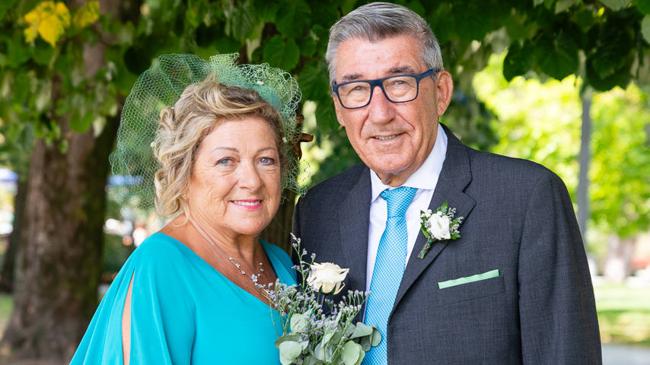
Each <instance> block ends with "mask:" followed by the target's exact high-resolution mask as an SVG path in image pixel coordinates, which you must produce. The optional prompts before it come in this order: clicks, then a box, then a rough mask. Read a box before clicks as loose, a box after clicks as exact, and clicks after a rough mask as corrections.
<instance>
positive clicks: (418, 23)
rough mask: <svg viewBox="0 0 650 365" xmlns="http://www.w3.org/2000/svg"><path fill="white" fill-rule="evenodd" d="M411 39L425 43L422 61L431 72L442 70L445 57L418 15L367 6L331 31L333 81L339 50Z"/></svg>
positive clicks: (401, 8)
mask: <svg viewBox="0 0 650 365" xmlns="http://www.w3.org/2000/svg"><path fill="white" fill-rule="evenodd" d="M398 35H410V36H413V37H415V38H416V39H418V40H419V41H420V42H421V46H422V59H423V61H424V63H425V65H427V67H429V68H439V69H442V67H443V64H442V54H441V53H440V45H439V44H438V40H437V39H436V36H435V35H434V34H433V31H431V27H429V24H427V22H426V21H425V20H424V19H422V17H421V16H419V15H418V14H416V13H415V12H414V11H412V10H410V9H408V8H406V7H404V6H401V5H397V4H390V3H384V2H376V3H370V4H366V5H363V6H361V7H359V8H357V9H355V10H353V11H351V12H350V13H348V14H347V15H345V16H344V17H343V18H341V19H339V21H338V22H336V23H335V24H334V25H333V26H332V28H330V37H329V41H328V43H327V52H326V53H325V60H326V61H327V69H328V71H329V77H330V81H333V80H334V74H335V71H336V70H335V69H334V58H335V57H336V51H337V48H338V46H339V45H340V44H341V43H343V42H344V41H346V40H348V39H350V38H362V39H367V40H369V41H371V42H375V41H378V40H381V39H384V38H388V37H393V36H398Z"/></svg>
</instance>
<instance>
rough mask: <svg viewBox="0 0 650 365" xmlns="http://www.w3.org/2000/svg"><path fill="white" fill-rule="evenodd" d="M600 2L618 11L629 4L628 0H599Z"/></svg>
mask: <svg viewBox="0 0 650 365" xmlns="http://www.w3.org/2000/svg"><path fill="white" fill-rule="evenodd" d="M600 2H601V3H603V4H605V6H606V7H608V8H610V9H612V10H614V11H619V10H621V9H623V8H626V7H628V6H630V0H600Z"/></svg>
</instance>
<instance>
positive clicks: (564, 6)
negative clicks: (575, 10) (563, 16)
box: [555, 0, 580, 14]
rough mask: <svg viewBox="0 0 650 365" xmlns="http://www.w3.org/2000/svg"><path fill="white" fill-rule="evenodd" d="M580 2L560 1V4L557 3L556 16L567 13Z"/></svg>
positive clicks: (574, 0) (572, 0) (573, 0)
mask: <svg viewBox="0 0 650 365" xmlns="http://www.w3.org/2000/svg"><path fill="white" fill-rule="evenodd" d="M579 2H580V0H558V2H556V3H555V14H559V13H562V12H565V11H567V10H569V8H570V7H572V6H573V5H576V4H578V3H579Z"/></svg>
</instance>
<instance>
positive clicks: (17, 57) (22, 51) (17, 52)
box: [7, 35, 33, 67]
mask: <svg viewBox="0 0 650 365" xmlns="http://www.w3.org/2000/svg"><path fill="white" fill-rule="evenodd" d="M32 53H33V47H32V46H29V45H27V44H26V43H25V42H23V40H22V39H21V38H20V35H18V36H14V37H13V38H12V39H10V40H8V41H7V64H8V65H9V67H19V66H20V65H22V64H23V63H25V62H26V61H27V60H28V59H30V57H32Z"/></svg>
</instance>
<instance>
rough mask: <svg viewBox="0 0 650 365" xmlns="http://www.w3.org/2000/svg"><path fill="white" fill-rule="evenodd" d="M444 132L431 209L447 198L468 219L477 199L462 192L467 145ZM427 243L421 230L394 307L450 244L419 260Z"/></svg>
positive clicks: (466, 180)
mask: <svg viewBox="0 0 650 365" xmlns="http://www.w3.org/2000/svg"><path fill="white" fill-rule="evenodd" d="M445 132H446V133H447V141H448V142H447V153H446V156H445V162H444V163H443V166H442V170H441V171H440V177H439V178H438V183H437V184H436V189H435V191H434V193H433V197H432V198H431V203H430V204H429V209H431V210H433V211H435V210H436V209H437V208H438V207H439V206H440V205H441V204H442V203H443V202H444V201H447V202H449V206H450V207H452V208H456V216H457V217H464V220H465V221H466V220H467V218H468V216H469V214H470V212H471V211H472V209H473V208H474V205H475V204H476V202H475V201H474V199H472V198H471V197H470V196H469V195H467V194H465V193H464V192H463V191H464V189H465V187H466V186H467V185H468V184H469V183H470V181H471V179H472V175H471V170H470V165H469V156H468V154H467V147H465V146H464V145H463V144H462V143H461V142H460V141H459V140H458V139H457V138H456V137H455V136H454V135H453V134H452V133H451V131H450V130H449V129H447V128H446V127H445ZM463 224H464V223H463ZM460 233H461V236H462V234H463V225H462V224H461V226H460ZM425 243H426V239H425V238H424V236H423V235H422V232H420V233H419V234H418V237H417V239H416V241H415V246H414V247H413V252H412V253H411V256H410V258H409V261H408V264H407V265H406V270H405V272H404V276H403V278H402V282H401V284H400V288H399V290H398V292H397V297H396V298H395V304H394V306H393V308H396V307H397V305H398V304H399V302H400V300H401V299H402V297H404V295H405V294H406V292H407V291H408V290H409V288H410V287H411V286H412V285H413V283H414V282H415V281H416V280H417V278H418V277H419V276H420V275H421V274H422V273H423V272H424V270H425V269H426V268H427V267H429V265H431V263H432V262H433V261H434V260H435V259H436V257H438V255H440V253H441V252H442V251H443V250H444V249H445V248H446V247H447V243H434V244H433V246H432V248H431V250H430V251H429V253H427V255H426V256H425V257H424V259H420V258H418V254H419V253H420V250H421V249H422V247H423V246H424V244H425ZM449 244H453V243H449ZM364 267H365V265H364Z"/></svg>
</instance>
